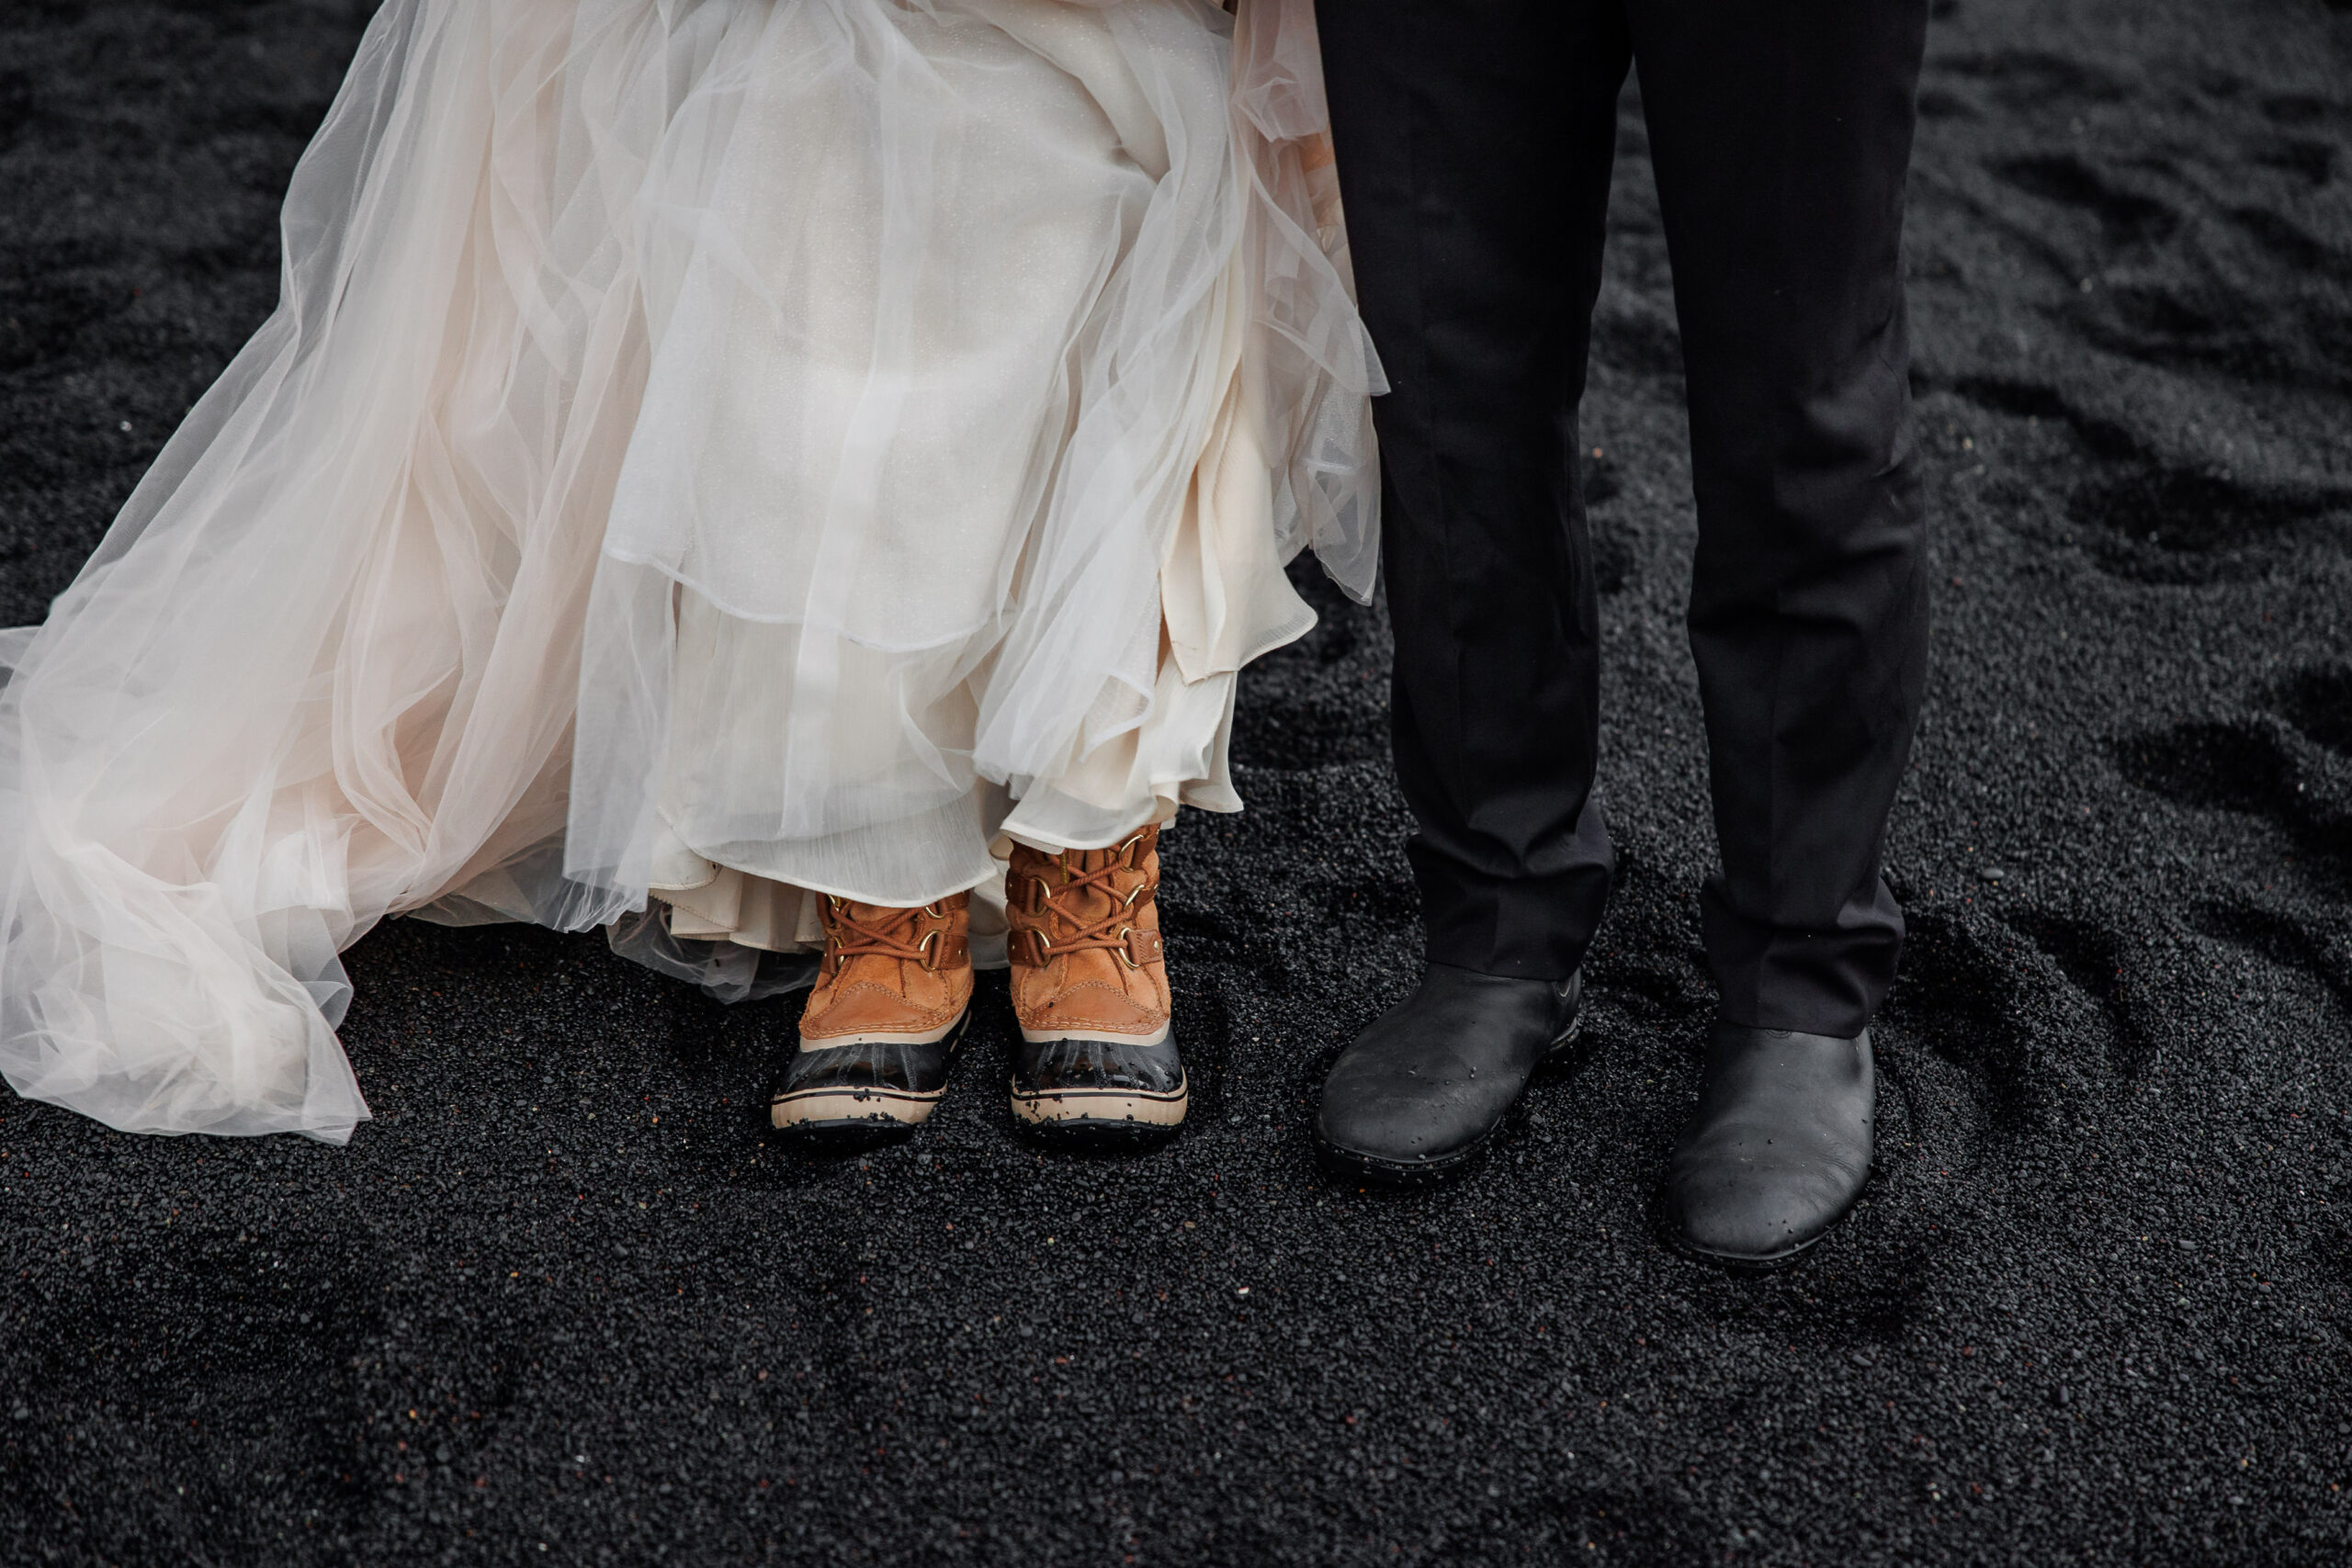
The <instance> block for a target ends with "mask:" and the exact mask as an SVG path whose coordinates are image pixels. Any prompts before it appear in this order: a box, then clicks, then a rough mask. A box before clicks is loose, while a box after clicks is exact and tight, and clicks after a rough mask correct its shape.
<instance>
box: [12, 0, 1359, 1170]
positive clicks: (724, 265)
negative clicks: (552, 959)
mask: <svg viewBox="0 0 2352 1568" xmlns="http://www.w3.org/2000/svg"><path fill="white" fill-rule="evenodd" d="M1328 148H1329V142H1328V140H1327V138H1326V136H1325V133H1324V113H1323V106H1322V99H1321V87H1320V78H1319V74H1318V72H1317V65H1316V55H1315V40H1314V36H1313V23H1312V9H1311V6H1310V5H1309V4H1308V0H1254V3H1252V0H1243V5H1242V8H1241V11H1240V14H1239V16H1238V17H1227V15H1226V14H1225V13H1223V12H1221V11H1218V10H1216V9H1214V8H1211V7H1209V6H1206V5H1204V4H1201V3H1198V0H1111V3H1107V4H1104V3H1093V0H1089V3H1086V4H1073V3H1069V0H703V3H700V4H695V3H694V0H390V3H389V4H387V5H386V6H385V7H384V9H383V10H382V12H381V13H380V14H379V16H378V17H377V18H376V20H375V22H374V24H373V25H372V26H371V27H370V28H369V29H368V34H367V37H366V39H365V41H364V42H363V43H362V45H361V48H360V51H359V54H358V56H357V58H356V61H355V62H354V63H353V65H352V68H351V72H350V74H349V76H348V78H347V79H346V81H345V85H344V89H343V91H342V93H341V95H340V96H338V98H337V100H336V102H335V104H334V108H333V109H332V110H331V112H330V113H329V115H328V118H327V121H326V123H325V125H324V126H323V127H322V130H320V132H319V134H318V137H317V139H316V141H314V142H313V143H312V144H311V149H310V151H309V152H308V153H307V154H306V155H305V156H304V158H303V160H302V162H301V164H300V168H299V169H298V170H297V172H296V174H295V176H294V180H293V184H292V186H291V188H290V190H289V191H288V197H287V203H286V214H285V224H284V231H285V247H286V263H285V269H286V270H285V278H284V293H283V298H282V300H281V303H280V306H279V309H278V310H277V313H276V314H275V315H274V316H273V317H272V318H271V319H270V321H268V322H267V323H266V325H265V326H264V327H263V328H262V330H261V332H260V333H258V334H256V335H255V337H254V340H253V342H252V343H251V344H249V345H248V346H247V347H246V348H245V350H244V351H243V353H242V354H241V355H239V356H238V357H237V359H236V360H235V362H234V363H233V364H232V366H231V367H230V368H229V370H228V372H227V373H226V374H225V375H224V376H223V377H222V378H221V379H220V382H219V384H218V385H217V386H215V387H214V388H213V389H212V390H211V391H210V392H209V394H208V395H207V396H206V397H205V399H204V400H202V401H201V402H200V403H199V404H198V406H197V408H196V410H195V411H194V412H192V413H191V414H190V415H189V417H188V420H187V423H186V424H185V425H184V426H183V427H182V428H181V429H180V431H179V432H178V434H176V435H175V437H174V438H173V440H172V441H171V443H170V444H169V445H168V446H166V447H165V448H164V452H163V455H162V456H161V457H159V458H158V460H157V462H156V464H155V467H154V468H153V470H152V471H151V472H150V473H149V475H148V476H147V478H146V479H145V480H144V481H143V482H142V483H141V486H140V487H139V489H138V491H136V492H135V493H134V494H133V496H132V497H131V499H130V502H129V504H128V505H127V506H126V507H125V508H124V510H123V513H122V515H121V516H120V518H119V520H118V521H117V523H116V525H115V526H114V528H113V530H112V531H111V532H110V533H109V534H108V535H107V539H106V541H105V542H104V544H103V545H101V547H99V549H98V552H97V554H96V556H95V557H94V558H92V559H91V561H90V563H89V565H88V566H87V567H86V568H85V570H83V572H82V574H81V575H80V577H79V578H78V579H77V580H76V581H74V584H73V585H72V586H71V587H70V588H69V589H68V590H67V591H66V592H64V593H63V594H62V595H61V596H60V598H59V599H58V600H57V602H56V604H55V605H54V607H53V609H52V613H51V617H50V619H49V621H48V622H47V624H46V625H44V626H41V627H40V628H38V629H37V630H33V629H28V630H23V631H18V632H13V633H6V634H0V658H5V660H6V663H7V665H8V666H9V667H10V668H11V670H12V675H11V677H10V679H9V681H8V683H7V685H6V688H5V690H0V897H5V900H6V907H5V909H0V1071H5V1072H6V1077H7V1078H8V1080H9V1082H10V1083H12V1084H13V1085H14V1086H15V1087H16V1088H17V1090H18V1091H19V1092H21V1093H23V1094H25V1095H28V1096H30V1097H33V1098H37V1099H41V1100H54V1101H57V1102H59V1103H61V1104H64V1105H68V1106H71V1107H73V1108H74V1109H75V1110H78V1111H85V1112H87V1113H88V1114H90V1115H92V1116H96V1117H97V1118H99V1119H100V1120H102V1121H105V1122H108V1123H110V1124H112V1125H114V1126H117V1127H121V1128H126V1129H132V1130H140V1131H153V1132H195V1131H201V1132H213V1133H266V1132H280V1131H293V1132H301V1133H306V1134H311V1135H313V1136H317V1137H321V1138H326V1139H330V1140H336V1141H340V1140H341V1139H344V1138H346V1137H348V1136H349V1134H350V1133H351V1130H352V1128H353V1126H354V1125H355V1124H356V1122H358V1121H360V1120H363V1119H364V1118H365V1117H366V1116H367V1114H368V1112H367V1107H366V1104H365V1102H364V1100H362V1098H361V1095H360V1091H359V1088H358V1084H357V1081H356V1078H355V1077H354V1075H353V1072H352V1069H351V1067H350V1066H349V1065H348V1064H347V1062H346V1061H345V1057H344V1055H343V1052H342V1049H341V1047H340V1045H339V1044H338V1043H337V1041H336V1039H335V1037H334V1024H335V1023H336V1022H338V1021H340V1019H341V1016H342V1011H343V1009H344V1007H345V1002H346V1001H347V999H348V997H349V988H348V986H347V984H346V982H345V976H344V971H343V969H342V966H341V964H340V962H339V960H338V957H337V954H338V953H339V952H340V951H341V950H342V949H343V948H345V946H347V945H349V943H351V942H353V941H355V940H356V938H357V937H358V936H359V935H360V934H362V933H363V932H365V931H367V930H368V928H369V927H370V926H372V925H373V924H374V923H375V922H376V921H377V920H379V919H381V918H382V917H383V916H385V915H386V914H388V913H396V912H403V911H411V912H419V913H424V914H428V915H430V916H432V917H434V918H437V919H448V920H456V921H468V920H477V919H530V920H536V921H538V922H540V923H543V924H546V925H549V926H554V927H559V928H562V929H567V930H584V929H588V928H592V927H596V926H608V927H610V928H612V930H613V931H614V942H615V946H616V948H618V949H619V950H620V951H622V952H625V953H628V954H629V955H631V956H633V957H637V958H639V959H641V960H643V961H645V962H649V963H652V964H656V965H657V966H659V967H662V968H664V969H667V970H670V971H671V972H673V973H677V974H681V975H684V976H688V977H690V978H693V979H695V980H697V981H699V982H700V983H702V984H704V985H706V986H707V987H709V988H711V989H713V990H714V991H717V992H718V993H720V994H723V995H733V996H741V995H744V994H749V993H752V992H754V991H756V990H757V989H758V988H759V987H761V986H762V985H763V983H766V982H764V981H763V975H768V974H770V972H771V971H772V967H773V966H772V964H769V961H768V960H766V959H763V957H762V955H761V953H759V952H758V951H757V950H758V949H762V948H770V949H775V948H789V947H791V946H793V945H795V943H796V942H799V941H802V940H805V939H806V937H807V936H808V934H809V931H808V929H807V927H808V920H807V915H808V909H807V908H806V900H807V898H808V897H809V896H811V894H812V893H814V892H842V893H848V894H854V895H856V896H858V897H865V898H869V899H874V900H876V901H888V902H916V901H921V900H922V899H927V898H930V897H937V896H939V895H940V894H943V893H945V892H949V891H953V890H954V889H955V888H956V887H968V886H980V885H982V884H984V883H985V882H986V881H987V879H988V877H989V873H990V871H991V868H992V864H993V862H992V861H991V858H990V855H989V846H990V844H991V842H992V841H994V842H996V843H997V844H998V845H999V846H1000V847H1001V842H1002V838H1003V836H1006V835H1010V836H1012V837H1017V838H1023V839H1026V840H1029V841H1032V842H1037V843H1042V844H1048V845H1053V844H1067V845H1087V844H1100V843H1103V842H1108V841H1111V840H1113V839H1114V837H1116V836H1117V835H1118V834H1120V833H1122V832H1124V831H1125V830H1128V829H1131V828H1133V827H1134V826H1136V825H1138V824H1139V823H1140V822H1141V821H1144V820H1155V819H1160V818H1164V817H1165V816H1166V815H1167V814H1168V813H1169V812H1170V811H1172V810H1173V809H1174V807H1175V806H1176V805H1177V804H1178V803H1180V802H1191V803H1193V804H1197V805H1202V806H1206V807H1214V808H1221V809H1232V808H1234V807H1238V804H1239V803H1238V799H1237V798H1235V797H1234V795H1233V793H1232V789H1231V785H1230V784H1229V782H1228V781H1227V776H1226V774H1227V769H1226V760H1225V743H1226V732H1227V728H1228V726H1229V723H1230V716H1231V709H1232V700H1233V682H1234V679H1235V672H1236V671H1238V669H1239V668H1240V667H1241V665H1242V664H1244V663H1245V662H1247V661H1248V660H1250V658H1252V657H1254V656H1255V655H1257V654H1258V653H1260V652H1262V651H1264V650H1265V649H1268V648H1271V647H1273V646H1275V645H1277V644H1279V643H1281V642H1283V641H1284V640H1287V639H1288V638H1290V637H1295V636H1297V635H1298V634H1299V633H1300V632H1302V631H1304V630H1305V629H1306V627H1307V626H1309V625H1310V624H1311V622H1312V616H1311V614H1310V613H1309V612H1308V611H1307V610H1306V606H1305V605H1304V604H1302V603H1301V602H1300V601H1299V600H1298V599H1297V597H1296V595H1295V594H1294V593H1293V592H1291V591H1290V588H1289V586H1288V584H1287V582H1286V581H1285V580H1284V578H1283V573H1282V571H1281V566H1282V563H1283V561H1284V560H1286V559H1288V558H1289V557H1290V556H1292V555H1293V554H1295V552H1296V551H1297V550H1298V549H1299V548H1301V547H1306V546H1312V547H1314V548H1315V549H1317V551H1318V553H1320V555H1321V556H1322V558H1323V559H1324V561H1325V563H1326V565H1327V567H1328V568H1329V570H1331V572H1332V573H1333V575H1334V576H1335V577H1336V578H1337V579H1338V580H1339V581H1340V582H1341V583H1342V584H1343V585H1344V586H1346V587H1347V588H1348V589H1350V590H1351V592H1354V593H1356V594H1357V595H1358V596H1359V597H1362V596H1364V595H1366V594H1368V593H1369V591H1370V588H1371V583H1372V575H1373V569H1374V556H1375V551H1376V541H1375V527H1376V524H1375V508H1376V495H1377V490H1376V480H1375V478H1374V459H1373V444H1372V436H1371V430H1370V422H1369V416H1368V405H1367V402H1366V398H1367V395H1368V393H1370V392H1371V391H1373V390H1375V389H1377V388H1378V377H1379V371H1378V368H1377V366H1376V364H1375V363H1374V360H1373V358H1372V356H1371V352H1370V348H1369V345H1368V344H1367V342H1366V340H1365V339H1364V336H1363V330H1362V328H1361V326H1360V325H1359V323H1358V321H1357V319H1356V316H1355V312H1354V310H1353V307H1352V304H1351V285H1350V282H1349V277H1348V271H1347V257H1346V254H1345V250H1344V243H1343V240H1342V238H1341V233H1340V222H1339V217H1338V212H1337V202H1336V194H1335V193H1336V186H1335V184H1334V182H1333V181H1332V179H1331V175H1330V170H1329V151H1328ZM649 890H656V896H653V897H650V895H649Z"/></svg>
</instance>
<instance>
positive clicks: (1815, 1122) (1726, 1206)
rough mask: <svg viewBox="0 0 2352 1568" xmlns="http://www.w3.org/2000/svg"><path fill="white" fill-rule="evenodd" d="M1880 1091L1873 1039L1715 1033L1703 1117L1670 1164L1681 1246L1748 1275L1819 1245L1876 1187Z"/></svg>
mask: <svg viewBox="0 0 2352 1568" xmlns="http://www.w3.org/2000/svg"><path fill="white" fill-rule="evenodd" d="M1877 1088H1878V1079H1877V1075H1876V1072H1875V1070H1874V1069H1873V1068H1872V1066H1871V1037H1870V1032H1869V1031H1868V1030H1865V1031H1863V1032H1861V1033H1860V1034H1859V1035H1857V1036H1855V1037H1854V1038H1853V1039H1851V1040H1840V1039H1838V1038H1837V1037H1835V1036H1834V1035H1827V1034H1795V1033H1792V1032H1788V1031H1786V1030H1780V1029H1748V1028H1745V1027H1742V1026H1740V1025H1738V1024H1730V1023H1718V1024H1716V1025H1715V1032H1714V1036H1713V1039H1712V1040H1710V1041H1709V1042H1708V1044H1707V1061H1706V1066H1705V1068H1704V1070H1703V1072H1702V1076H1701V1077H1700V1080H1699V1108H1698V1110H1697V1111H1694V1112H1693V1113H1692V1115H1691V1121H1690V1122H1689V1124H1688V1125H1686V1126H1685V1127H1684V1128H1683V1129H1682V1136H1681V1138H1680V1139H1679V1141H1678V1142H1677V1143H1676V1145H1675V1146H1674V1156H1673V1158H1672V1159H1671V1161H1670V1162H1669V1163H1668V1167H1667V1175H1666V1191H1665V1194H1664V1197H1665V1201H1666V1219H1667V1223H1668V1225H1670V1226H1671V1227H1672V1228H1673V1230H1674V1232H1675V1239H1676V1240H1677V1241H1679V1243H1680V1244H1681V1245H1682V1246H1683V1247H1686V1248H1688V1249H1689V1250H1690V1251H1691V1252H1693V1253H1696V1254H1698V1255H1699V1256H1701V1257H1702V1258H1710V1259H1712V1260H1713V1261H1715V1262H1719V1263H1726V1264H1731V1265H1733V1266H1735V1267H1741V1268H1751V1269H1756V1268H1770V1267H1773V1266H1775V1265H1777V1264H1781V1263H1786V1262H1788V1261H1790V1260H1792V1258H1795V1257H1796V1256H1797V1255H1798V1254H1799V1253H1801V1252H1803V1251H1804V1249H1805V1248H1807V1247H1811V1246H1812V1245H1813V1244H1814V1243H1815V1242H1816V1241H1819V1240H1820V1239H1821V1238H1822V1236H1823V1235H1826V1234H1827V1233H1828V1230H1829V1228H1830V1227H1831V1226H1832V1225H1834V1224H1837V1223H1838V1221H1839V1220H1841V1219H1843V1218H1845V1216H1846V1213H1847V1211H1848V1210H1849V1209H1851V1208H1852V1207H1853V1206H1854V1200H1855V1199H1857V1198H1859V1197H1860V1196H1861V1192H1862V1187H1863V1184H1864V1183H1866V1182H1867V1181H1868V1180H1869V1179H1870V1174H1871V1122H1872V1121H1873V1120H1874V1119H1875V1117H1876V1100H1877Z"/></svg>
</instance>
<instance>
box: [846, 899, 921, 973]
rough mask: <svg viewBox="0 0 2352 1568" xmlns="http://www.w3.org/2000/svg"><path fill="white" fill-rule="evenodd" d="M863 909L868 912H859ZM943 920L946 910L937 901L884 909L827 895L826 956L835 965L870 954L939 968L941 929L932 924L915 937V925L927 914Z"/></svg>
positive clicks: (919, 923)
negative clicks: (917, 937)
mask: <svg viewBox="0 0 2352 1568" xmlns="http://www.w3.org/2000/svg"><path fill="white" fill-rule="evenodd" d="M860 908H864V909H865V910H866V911H868V912H867V913H865V914H862V915H861V914H860V913H858V910H859V909H860ZM926 916H927V917H929V918H930V919H934V920H937V919H944V918H945V912H944V910H943V909H942V908H940V906H938V905H937V904H923V905H919V906H917V907H916V908H911V909H892V908H881V907H879V906H876V905H871V904H868V905H862V906H861V905H855V904H852V903H850V902H849V901H848V900H847V899H845V898H837V897H833V896H832V895H831V894H827V895H826V896H825V908H824V910H823V913H822V916H821V919H822V920H823V922H824V927H825V949H826V956H827V957H828V958H831V960H832V961H833V964H834V967H835V968H837V969H838V968H839V967H840V965H841V964H843V963H845V962H846V961H848V960H850V959H852V958H865V957H868V956H874V957H882V958H899V959H904V960H906V961H907V962H908V963H910V964H922V966H923V967H924V968H926V969H936V968H938V967H939V959H938V953H939V931H940V928H938V927H937V926H933V928H932V929H931V930H929V931H925V932H923V934H922V938H921V940H917V939H916V937H915V928H916V927H917V926H919V925H921V924H922V921H923V919H924V918H925V917H926Z"/></svg>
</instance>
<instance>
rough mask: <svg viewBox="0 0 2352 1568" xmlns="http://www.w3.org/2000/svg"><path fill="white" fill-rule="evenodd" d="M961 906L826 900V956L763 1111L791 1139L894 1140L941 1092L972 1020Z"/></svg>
mask: <svg viewBox="0 0 2352 1568" xmlns="http://www.w3.org/2000/svg"><path fill="white" fill-rule="evenodd" d="M970 906H971V896H970V895H969V894H966V893H958V894H956V895H954V896H953V897H947V898H942V899H941V900H939V901H938V902H937V903H935V904H928V905H923V906H922V907H920V908H910V909H899V908H889V907H888V906H885V905H880V904H859V903H854V902H853V901H851V900H848V899H843V898H833V897H828V898H827V899H826V900H825V904H824V908H823V909H822V910H821V911H820V918H821V919H822V920H823V922H824V927H825V957H824V962H823V963H822V964H820V966H819V968H818V971H817V987H816V989H815V990H813V991H811V992H809V1006H808V1009H807V1010H806V1011H804V1012H803V1013H802V1014H801V1015H800V1049H799V1051H798V1052H797V1054H796V1055H794V1056H793V1059H792V1066H790V1067H789V1068H788V1069H786V1073H785V1078H784V1087H783V1088H781V1089H778V1090H777V1091H776V1094H775V1102H774V1106H773V1109H772V1111H771V1112H770V1114H771V1116H772V1117H773V1119H774V1121H775V1124H776V1125H777V1126H779V1127H784V1128H788V1129H791V1130H793V1131H796V1132H799V1133H803V1134H817V1135H824V1134H876V1133H880V1134H894V1133H902V1132H904V1131H906V1130H907V1129H910V1128H911V1127H913V1126H914V1125H915V1124H916V1123H918V1122H922V1121H923V1120H924V1119H925V1118H927V1117H929V1116H930V1114H931V1112H932V1108H933V1106H935V1105H937V1104H938V1103H939V1098H940V1096H941V1095H942V1094H943V1093H944V1092H945V1090H946V1087H947V1068H948V1066H949V1063H950V1062H951V1061H952V1060H953V1058H954V1055H955V1050H956V1041H957V1040H958V1039H959V1038H961V1036H962V1034H963V1032H964V1026H965V1023H966V1022H967V1020H968V1019H969V1018H970V1016H971V1001H972V944H971V937H970Z"/></svg>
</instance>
